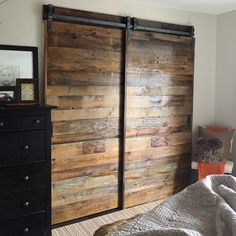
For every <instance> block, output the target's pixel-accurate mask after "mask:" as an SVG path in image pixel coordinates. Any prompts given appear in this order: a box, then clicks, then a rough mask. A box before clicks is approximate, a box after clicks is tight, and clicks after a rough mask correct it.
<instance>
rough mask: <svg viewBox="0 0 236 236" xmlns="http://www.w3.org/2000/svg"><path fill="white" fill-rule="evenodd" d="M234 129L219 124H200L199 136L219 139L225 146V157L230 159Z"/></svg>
mask: <svg viewBox="0 0 236 236" xmlns="http://www.w3.org/2000/svg"><path fill="white" fill-rule="evenodd" d="M234 132H235V130H234V129H229V128H224V127H220V126H219V127H218V126H199V136H200V137H203V138H205V139H219V140H220V141H221V142H222V143H223V147H224V159H225V160H229V159H230V156H231V149H232V142H233V137H234Z"/></svg>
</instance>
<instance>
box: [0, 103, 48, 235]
mask: <svg viewBox="0 0 236 236" xmlns="http://www.w3.org/2000/svg"><path fill="white" fill-rule="evenodd" d="M51 108H52V107H50V106H35V107H19V108H0V236H18V235H30V236H49V235H51Z"/></svg>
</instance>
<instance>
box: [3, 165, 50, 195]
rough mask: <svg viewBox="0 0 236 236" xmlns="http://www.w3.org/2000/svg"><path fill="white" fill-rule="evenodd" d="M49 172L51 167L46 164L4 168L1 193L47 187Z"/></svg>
mask: <svg viewBox="0 0 236 236" xmlns="http://www.w3.org/2000/svg"><path fill="white" fill-rule="evenodd" d="M49 172H50V165H49V163H45V162H44V163H40V164H27V165H23V166H19V167H8V168H2V169H0V193H1V192H4V193H5V192H8V191H15V190H20V189H22V188H29V187H37V186H39V185H46V184H47V182H48V179H49Z"/></svg>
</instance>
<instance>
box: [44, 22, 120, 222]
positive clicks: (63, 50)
mask: <svg viewBox="0 0 236 236" xmlns="http://www.w3.org/2000/svg"><path fill="white" fill-rule="evenodd" d="M46 31H47V28H46ZM45 42H46V48H47V50H46V58H45V62H46V76H47V79H46V81H47V84H46V87H47V88H46V102H47V103H48V104H51V105H56V106H57V107H58V108H57V109H55V110H54V111H53V112H52V120H53V138H52V142H53V145H52V160H53V162H52V222H53V224H56V223H60V222H65V221H68V220H72V219H76V218H79V217H83V216H87V215H91V214H95V213H98V212H102V211H106V210H109V209H114V208H117V207H118V161H119V154H120V149H119V146H120V101H121V95H120V91H121V90H120V88H121V80H122V73H121V72H122V71H123V70H124V69H123V68H122V65H123V60H122V57H123V56H122V55H123V52H122V48H123V46H122V42H123V33H122V30H119V29H110V28H104V27H97V26H88V25H80V24H74V23H63V22H53V23H52V27H51V30H50V31H49V32H48V31H47V32H46V39H45Z"/></svg>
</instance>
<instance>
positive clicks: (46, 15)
mask: <svg viewBox="0 0 236 236" xmlns="http://www.w3.org/2000/svg"><path fill="white" fill-rule="evenodd" d="M53 14H54V7H53V5H51V4H49V5H47V6H46V5H44V6H43V19H44V20H47V21H48V25H47V26H48V32H51V31H52V21H53Z"/></svg>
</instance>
